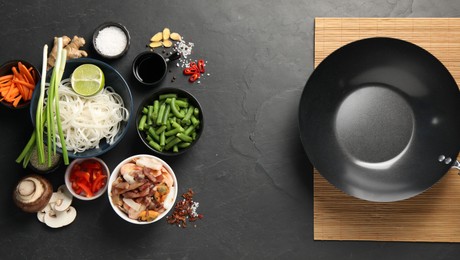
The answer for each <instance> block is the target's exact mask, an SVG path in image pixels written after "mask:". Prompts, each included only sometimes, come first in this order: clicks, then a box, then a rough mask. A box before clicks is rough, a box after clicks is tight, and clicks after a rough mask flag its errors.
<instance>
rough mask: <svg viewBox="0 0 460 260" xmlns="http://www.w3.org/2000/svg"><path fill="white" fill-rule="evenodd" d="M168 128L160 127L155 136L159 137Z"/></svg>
mask: <svg viewBox="0 0 460 260" xmlns="http://www.w3.org/2000/svg"><path fill="white" fill-rule="evenodd" d="M166 128H167V127H166V126H165V125H162V126H160V127H159V128H157V130H155V134H157V135H159V134H161V133H163V132H164V131H165V130H166Z"/></svg>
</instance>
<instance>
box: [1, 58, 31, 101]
mask: <svg viewBox="0 0 460 260" xmlns="http://www.w3.org/2000/svg"><path fill="white" fill-rule="evenodd" d="M18 62H21V63H22V64H24V66H26V67H27V68H30V67H32V70H33V71H34V73H35V82H36V84H35V86H38V85H40V72H39V71H38V70H37V68H36V67H35V66H34V65H32V64H31V63H29V62H27V61H25V60H10V61H7V62H5V63H3V64H2V65H1V66H0V77H1V76H4V75H8V74H13V71H12V68H13V67H17V65H18ZM35 89H37V87H35ZM34 93H35V90H34ZM1 103H2V104H3V105H4V106H6V107H8V108H11V109H21V108H25V107H28V106H29V104H30V100H28V101H23V100H20V101H19V103H18V105H17V106H16V107H15V106H13V104H12V103H10V102H6V101H4V100H2V101H1Z"/></svg>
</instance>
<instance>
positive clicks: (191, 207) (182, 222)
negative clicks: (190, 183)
mask: <svg viewBox="0 0 460 260" xmlns="http://www.w3.org/2000/svg"><path fill="white" fill-rule="evenodd" d="M194 194H195V193H194V192H193V190H192V189H188V191H187V192H186V193H184V194H182V198H183V199H182V201H179V202H177V203H176V206H175V207H174V211H173V213H172V215H171V216H167V217H166V220H167V222H168V224H171V225H174V224H175V225H177V226H178V227H182V228H186V227H187V219H188V221H189V222H195V221H197V220H198V219H202V218H203V214H198V212H197V209H198V207H199V206H200V203H199V202H196V201H193V195H194ZM195 227H196V225H195Z"/></svg>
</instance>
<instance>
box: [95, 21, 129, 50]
mask: <svg viewBox="0 0 460 260" xmlns="http://www.w3.org/2000/svg"><path fill="white" fill-rule="evenodd" d="M95 43H96V46H95V47H96V48H97V49H98V50H99V51H100V52H101V54H103V55H106V56H116V55H119V54H120V53H122V52H123V50H124V49H125V48H126V45H127V44H128V38H127V37H126V34H125V33H124V32H123V30H121V29H120V28H118V27H116V26H109V27H106V28H104V29H102V30H100V31H99V34H98V35H97V37H96V41H95Z"/></svg>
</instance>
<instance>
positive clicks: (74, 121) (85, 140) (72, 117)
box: [56, 79, 129, 153]
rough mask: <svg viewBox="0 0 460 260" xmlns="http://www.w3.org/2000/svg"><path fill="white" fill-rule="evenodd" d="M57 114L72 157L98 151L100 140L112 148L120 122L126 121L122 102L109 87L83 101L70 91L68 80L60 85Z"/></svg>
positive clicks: (58, 140) (125, 111)
mask: <svg viewBox="0 0 460 260" xmlns="http://www.w3.org/2000/svg"><path fill="white" fill-rule="evenodd" d="M59 112H60V115H61V116H60V117H61V122H62V124H61V125H62V131H63V132H64V137H65V143H66V146H67V150H68V151H73V152H74V153H79V152H84V151H86V150H88V149H93V148H98V147H99V142H100V141H101V140H102V139H104V138H105V140H106V142H107V143H108V144H112V143H113V142H114V138H115V136H116V134H117V133H118V131H119V130H120V124H121V122H122V121H127V120H128V118H129V112H128V110H127V109H126V108H125V107H124V104H123V99H122V98H121V97H120V95H118V94H117V93H116V92H115V91H114V90H113V89H112V88H111V87H109V86H106V87H105V88H104V89H103V90H102V91H101V92H99V93H98V94H96V95H94V96H90V97H83V96H80V95H78V94H77V93H75V92H74V91H73V89H72V87H71V85H70V79H64V80H62V81H61V83H60V86H59ZM56 131H57V129H56ZM56 133H57V132H56ZM56 138H57V142H56V143H57V145H58V146H59V147H60V148H62V147H61V143H60V139H59V136H58V135H57V136H56Z"/></svg>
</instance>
